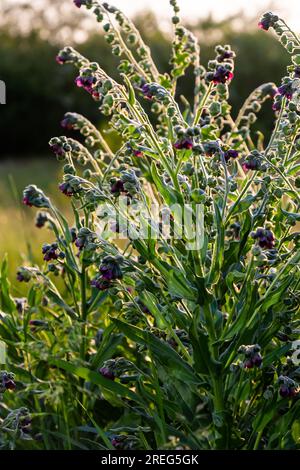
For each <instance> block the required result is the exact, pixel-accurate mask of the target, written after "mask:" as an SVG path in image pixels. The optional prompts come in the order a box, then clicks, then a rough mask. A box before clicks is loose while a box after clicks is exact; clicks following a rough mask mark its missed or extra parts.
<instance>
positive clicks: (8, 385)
mask: <svg viewBox="0 0 300 470" xmlns="http://www.w3.org/2000/svg"><path fill="white" fill-rule="evenodd" d="M4 387H5V388H6V390H15V388H16V384H15V382H14V381H13V380H12V379H10V378H8V377H7V378H4Z"/></svg>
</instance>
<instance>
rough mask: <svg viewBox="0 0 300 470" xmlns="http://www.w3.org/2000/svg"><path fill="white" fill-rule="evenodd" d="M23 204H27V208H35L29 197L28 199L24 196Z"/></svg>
mask: <svg viewBox="0 0 300 470" xmlns="http://www.w3.org/2000/svg"><path fill="white" fill-rule="evenodd" d="M22 202H23V204H25V206H28V207H32V206H33V204H32V203H31V201H30V199H29V197H27V196H24V197H23V199H22Z"/></svg>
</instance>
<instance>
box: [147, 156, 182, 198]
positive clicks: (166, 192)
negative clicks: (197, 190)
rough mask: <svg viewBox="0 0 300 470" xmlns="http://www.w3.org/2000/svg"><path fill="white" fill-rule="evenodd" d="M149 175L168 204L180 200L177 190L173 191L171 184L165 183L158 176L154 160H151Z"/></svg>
mask: <svg viewBox="0 0 300 470" xmlns="http://www.w3.org/2000/svg"><path fill="white" fill-rule="evenodd" d="M151 176H152V179H153V181H154V184H155V186H156V188H157V190H158V192H159V193H160V194H161V196H162V197H163V198H164V200H165V201H166V203H167V204H168V205H169V206H171V205H172V204H176V203H178V202H179V201H180V199H181V197H180V195H179V193H177V191H175V189H173V188H172V187H171V186H168V185H166V183H165V182H164V181H163V179H162V178H161V177H160V176H159V174H158V172H157V168H156V165H155V163H154V162H152V165H151Z"/></svg>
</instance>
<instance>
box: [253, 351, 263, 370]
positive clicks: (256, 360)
mask: <svg viewBox="0 0 300 470" xmlns="http://www.w3.org/2000/svg"><path fill="white" fill-rule="evenodd" d="M252 364H253V365H254V366H255V367H260V366H261V364H262V357H261V355H260V354H259V353H256V354H254V356H253V357H252Z"/></svg>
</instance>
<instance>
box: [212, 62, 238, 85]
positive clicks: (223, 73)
mask: <svg viewBox="0 0 300 470" xmlns="http://www.w3.org/2000/svg"><path fill="white" fill-rule="evenodd" d="M232 78H233V72H231V71H230V70H228V69H227V68H226V67H224V66H223V65H219V66H218V67H217V68H216V71H215V72H214V74H213V76H212V81H213V82H214V83H215V84H218V83H226V82H229V81H230V80H232Z"/></svg>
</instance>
